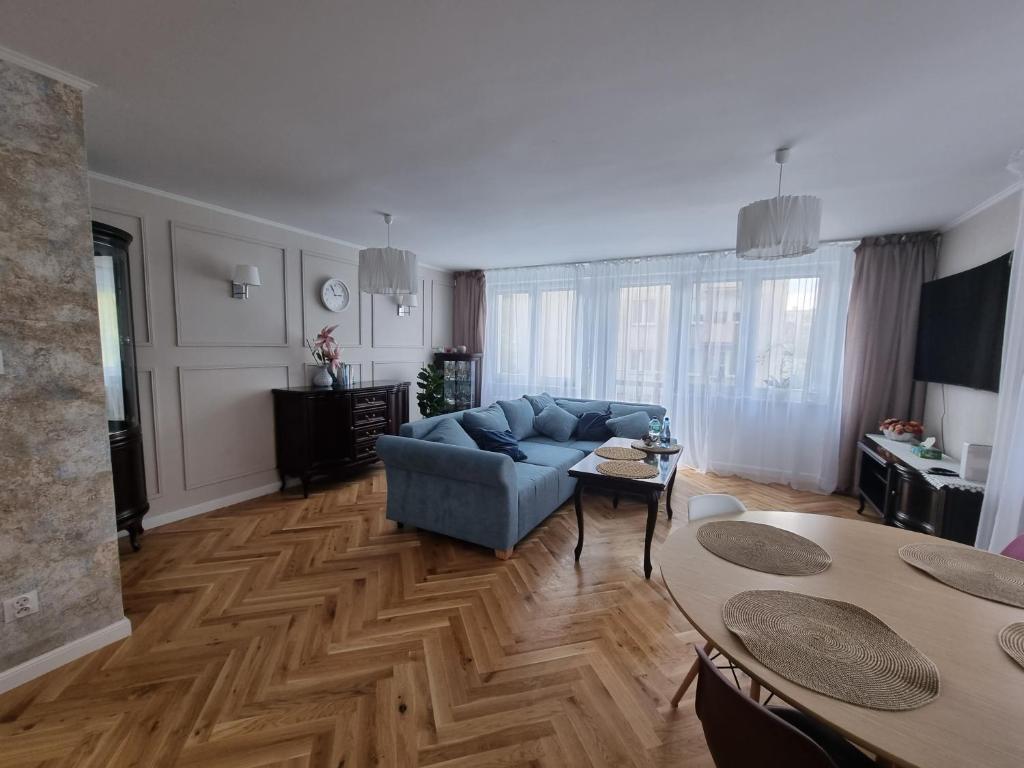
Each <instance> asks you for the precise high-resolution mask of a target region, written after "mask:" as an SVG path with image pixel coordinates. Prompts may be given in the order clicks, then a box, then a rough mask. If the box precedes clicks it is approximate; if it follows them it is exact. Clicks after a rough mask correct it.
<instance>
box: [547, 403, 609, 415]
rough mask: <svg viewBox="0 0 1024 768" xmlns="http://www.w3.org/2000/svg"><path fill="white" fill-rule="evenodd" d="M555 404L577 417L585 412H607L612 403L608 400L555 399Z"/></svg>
mask: <svg viewBox="0 0 1024 768" xmlns="http://www.w3.org/2000/svg"><path fill="white" fill-rule="evenodd" d="M555 404H556V405H557V406H558V407H559V408H564V409H565V410H567V411H568V412H569V413H571V414H572V415H573V416H575V417H576V418H579V417H580V416H582V415H583V414H584V413H607V412H608V406H609V405H610V403H609V402H608V401H607V400H555Z"/></svg>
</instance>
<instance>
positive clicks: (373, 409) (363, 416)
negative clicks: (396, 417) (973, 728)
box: [352, 405, 388, 429]
mask: <svg viewBox="0 0 1024 768" xmlns="http://www.w3.org/2000/svg"><path fill="white" fill-rule="evenodd" d="M387 423H388V409H387V406H384V405H379V406H376V405H375V406H370V407H368V408H366V409H361V410H358V411H353V412H352V426H353V428H355V429H359V428H360V427H367V426H371V425H377V424H387Z"/></svg>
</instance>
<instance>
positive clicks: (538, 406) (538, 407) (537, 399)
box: [523, 392, 555, 416]
mask: <svg viewBox="0 0 1024 768" xmlns="http://www.w3.org/2000/svg"><path fill="white" fill-rule="evenodd" d="M523 399H524V400H526V402H528V403H529V404H530V406H531V407H532V408H533V415H534V416H536V415H537V414H538V413H540V412H541V411H543V410H544V409H545V408H547V407H548V406H549V405H554V404H555V398H553V397H552V396H551V395H549V394H548V393H547V392H541V393H540V394H539V395H523Z"/></svg>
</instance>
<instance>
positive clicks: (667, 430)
mask: <svg viewBox="0 0 1024 768" xmlns="http://www.w3.org/2000/svg"><path fill="white" fill-rule="evenodd" d="M661 444H662V445H666V446H668V445H672V422H671V421H670V420H669V418H668V416H666V417H665V421H664V422H662V427H661Z"/></svg>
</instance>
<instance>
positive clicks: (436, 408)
mask: <svg viewBox="0 0 1024 768" xmlns="http://www.w3.org/2000/svg"><path fill="white" fill-rule="evenodd" d="M416 387H417V388H418V389H419V392H417V393H416V404H417V405H419V407H420V413H421V414H422V415H423V418H425V419H428V418H430V417H431V416H437V415H439V414H442V413H444V412H445V406H444V373H442V371H441V369H440V368H437V367H435V366H434V365H431V364H429V363H428V364H427V365H424V366H423V367H422V368H420V372H419V375H418V376H417V377H416Z"/></svg>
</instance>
